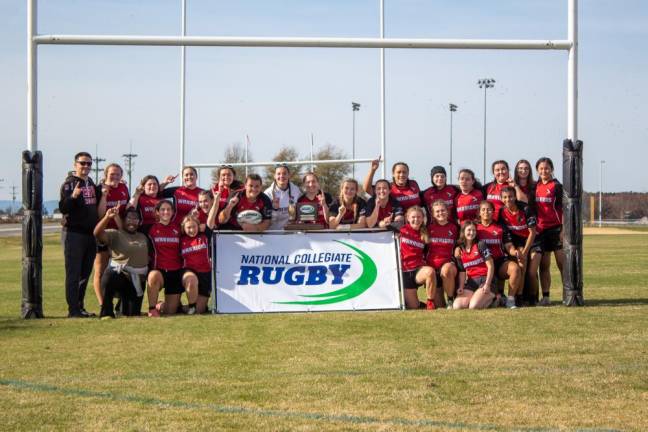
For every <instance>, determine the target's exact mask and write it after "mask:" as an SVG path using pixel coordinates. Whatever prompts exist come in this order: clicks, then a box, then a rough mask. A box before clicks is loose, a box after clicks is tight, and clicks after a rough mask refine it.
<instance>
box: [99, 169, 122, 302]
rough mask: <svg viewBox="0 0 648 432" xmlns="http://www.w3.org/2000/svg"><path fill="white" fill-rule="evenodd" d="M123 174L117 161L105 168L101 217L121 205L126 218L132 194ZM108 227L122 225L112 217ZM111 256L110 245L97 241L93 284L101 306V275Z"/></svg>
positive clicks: (120, 208) (100, 204) (100, 203)
mask: <svg viewBox="0 0 648 432" xmlns="http://www.w3.org/2000/svg"><path fill="white" fill-rule="evenodd" d="M123 175H124V171H123V170H122V168H121V167H120V166H119V164H116V163H111V164H110V165H108V166H107V167H106V168H105V169H104V178H103V180H102V182H101V199H100V201H99V209H98V212H99V218H102V217H103V216H104V215H105V214H106V210H108V209H111V208H113V207H119V216H120V218H121V220H123V219H124V216H125V215H126V204H128V200H129V199H130V196H129V194H128V187H127V186H126V185H125V184H124V183H123V182H122V176H123ZM106 228H107V229H114V230H116V229H120V228H121V227H118V226H117V223H116V222H115V218H111V219H110V221H109V222H108V226H107V227H106ZM109 258H110V252H109V251H108V246H106V245H104V244H102V243H97V255H96V256H95V261H94V265H93V270H94V272H93V274H92V284H93V286H94V291H95V295H96V296H97V301H98V302H99V305H100V306H101V305H102V304H103V293H102V291H101V276H102V275H103V273H104V271H105V270H106V267H107V266H108V259H109Z"/></svg>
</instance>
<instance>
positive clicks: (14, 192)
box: [11, 184, 18, 217]
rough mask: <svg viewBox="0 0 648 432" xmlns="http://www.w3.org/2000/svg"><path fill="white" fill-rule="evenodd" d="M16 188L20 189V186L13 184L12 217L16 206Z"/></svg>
mask: <svg viewBox="0 0 648 432" xmlns="http://www.w3.org/2000/svg"><path fill="white" fill-rule="evenodd" d="M16 189H18V186H16V185H15V184H12V185H11V216H12V217H13V215H14V207H15V206H16Z"/></svg>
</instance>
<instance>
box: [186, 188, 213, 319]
mask: <svg viewBox="0 0 648 432" xmlns="http://www.w3.org/2000/svg"><path fill="white" fill-rule="evenodd" d="M207 193H209V194H211V192H209V191H207ZM219 198H220V197H219V196H218V194H216V196H215V197H214V200H212V201H210V204H211V208H210V209H209V211H208V214H207V219H206V221H205V229H204V232H201V230H200V221H199V220H198V219H196V218H195V217H194V216H193V215H191V214H189V215H187V216H185V217H184V219H183V220H182V225H181V229H182V237H181V238H180V255H181V256H182V268H183V269H184V273H183V275H182V286H183V287H184V289H185V291H186V292H187V301H188V303H189V306H188V308H187V314H188V315H193V314H195V313H199V314H201V313H204V312H205V311H206V310H207V302H208V301H209V296H210V295H211V292H212V262H211V257H210V243H211V237H212V230H213V229H214V227H215V226H216V213H218V204H217V203H218V201H219Z"/></svg>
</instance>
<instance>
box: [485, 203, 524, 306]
mask: <svg viewBox="0 0 648 432" xmlns="http://www.w3.org/2000/svg"><path fill="white" fill-rule="evenodd" d="M494 210H495V209H494V206H493V203H492V202H490V201H482V202H481V204H480V205H479V218H480V221H479V223H478V224H477V238H478V239H479V241H483V242H484V243H485V244H486V246H487V247H488V250H489V251H490V254H491V256H492V257H493V261H494V264H495V276H496V277H497V278H498V279H499V280H500V281H501V285H500V287H501V292H503V291H504V281H505V280H506V279H508V281H509V289H508V297H507V298H506V307H507V308H515V307H516V305H515V296H516V295H517V294H518V293H521V292H522V283H523V282H524V279H523V278H522V272H521V271H520V267H519V266H518V264H517V261H518V260H519V259H520V253H519V251H518V250H517V249H516V248H515V246H513V242H512V240H511V234H510V233H509V231H508V229H507V228H506V227H504V226H502V225H500V224H499V223H497V222H495V220H494V218H493V212H494ZM505 251H506V252H505ZM507 254H508V255H507ZM511 257H512V258H513V259H515V262H514V261H511V259H510V258H511ZM498 291H500V290H498ZM501 292H500V293H501Z"/></svg>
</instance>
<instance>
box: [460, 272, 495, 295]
mask: <svg viewBox="0 0 648 432" xmlns="http://www.w3.org/2000/svg"><path fill="white" fill-rule="evenodd" d="M484 282H486V276H479V277H476V278H468V280H467V281H466V284H465V285H464V289H468V290H470V291H472V292H475V291H477V290H478V289H479V287H480V286H482V285H483V284H484ZM490 290H491V292H492V293H493V294H497V286H496V285H495V278H493V281H492V282H491V286H490Z"/></svg>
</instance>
